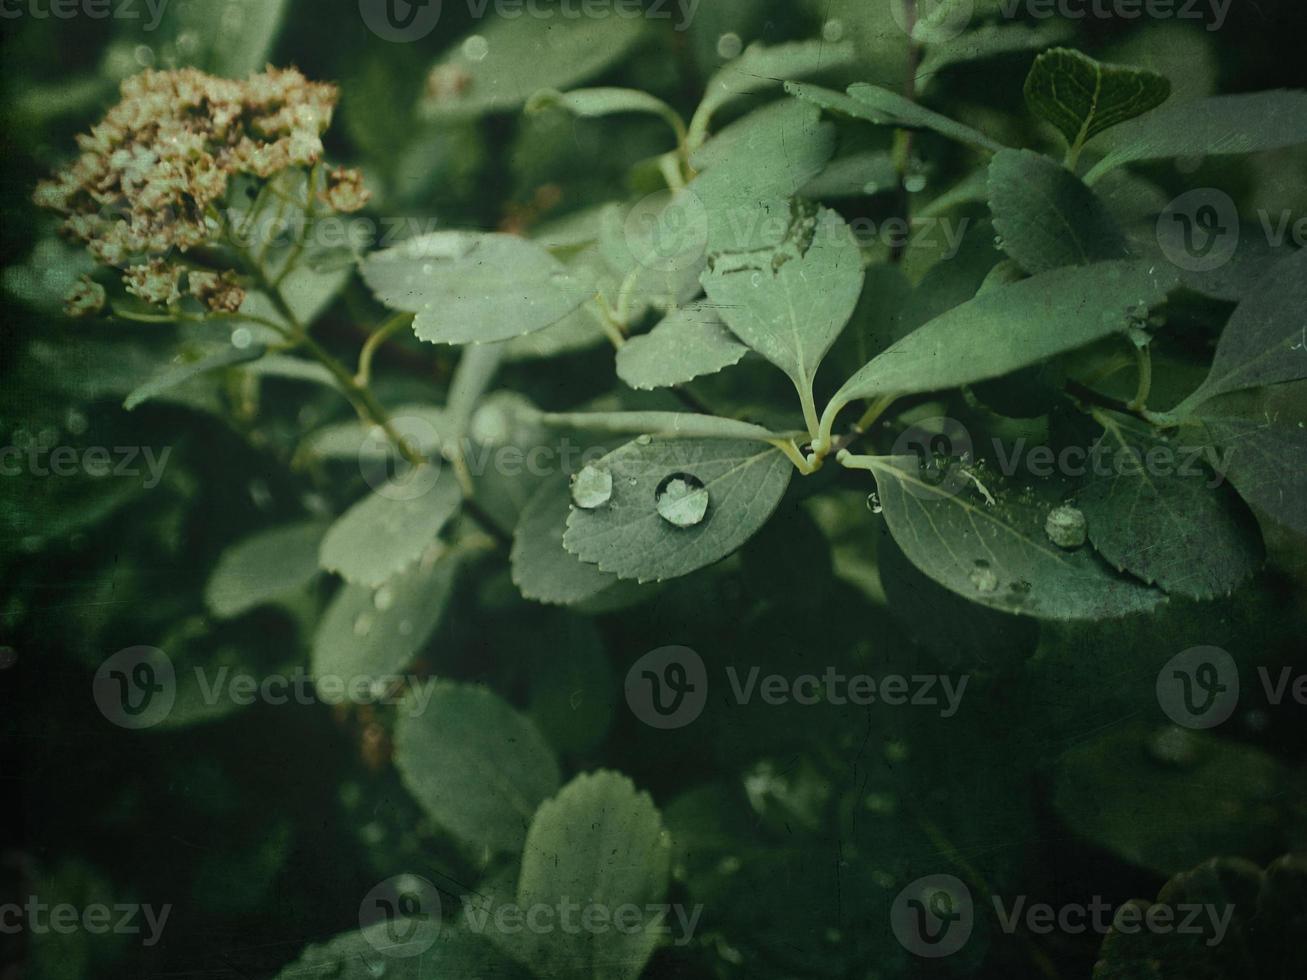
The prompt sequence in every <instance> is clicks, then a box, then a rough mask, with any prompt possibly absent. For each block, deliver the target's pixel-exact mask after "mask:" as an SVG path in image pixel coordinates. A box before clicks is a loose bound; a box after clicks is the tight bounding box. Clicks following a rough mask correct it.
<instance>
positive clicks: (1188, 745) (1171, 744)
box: [1148, 725, 1198, 768]
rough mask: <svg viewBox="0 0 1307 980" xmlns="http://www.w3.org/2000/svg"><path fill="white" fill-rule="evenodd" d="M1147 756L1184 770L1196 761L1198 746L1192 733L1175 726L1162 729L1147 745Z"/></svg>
mask: <svg viewBox="0 0 1307 980" xmlns="http://www.w3.org/2000/svg"><path fill="white" fill-rule="evenodd" d="M1148 751H1149V754H1150V755H1152V757H1153V758H1154V759H1155V760H1156V761H1157V762H1160V763H1162V764H1163V765H1167V766H1176V767H1179V768H1184V767H1187V766H1192V765H1193V764H1194V763H1195V762H1197V761H1198V746H1197V744H1196V743H1195V741H1194V736H1193V733H1192V732H1187V731H1185V730H1184V729H1183V728H1178V727H1176V726H1175V725H1171V726H1168V727H1167V728H1163V729H1162V730H1161V731H1160V732H1158V733H1157V734H1156V735H1154V736H1153V738H1152V740H1151V741H1150V742H1149V743H1148Z"/></svg>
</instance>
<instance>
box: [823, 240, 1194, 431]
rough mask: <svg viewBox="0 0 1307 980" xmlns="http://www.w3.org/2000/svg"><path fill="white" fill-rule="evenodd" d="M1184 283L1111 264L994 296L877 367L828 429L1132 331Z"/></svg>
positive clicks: (835, 407) (842, 399) (845, 398)
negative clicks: (877, 404) (857, 409)
mask: <svg viewBox="0 0 1307 980" xmlns="http://www.w3.org/2000/svg"><path fill="white" fill-rule="evenodd" d="M1176 282H1177V278H1176V274H1175V273H1173V272H1170V271H1154V270H1153V269H1151V268H1150V267H1149V266H1148V265H1145V264H1139V263H1132V262H1104V263H1099V264H1097V265H1092V266H1085V267H1071V268H1066V269H1055V270H1053V271H1052V272H1045V273H1041V274H1040V275H1037V276H1033V277H1032V278H1030V279H1025V280H1022V281H1021V282H1016V283H1012V284H1010V285H1006V286H1000V287H998V288H995V289H992V290H989V291H987V292H985V293H984V294H983V295H981V296H977V297H976V298H975V299H973V300H970V301H969V302H966V303H963V304H962V305H961V306H957V307H954V308H953V309H951V310H949V311H948V312H947V313H944V314H943V315H942V316H938V317H936V318H935V319H934V320H931V321H930V322H929V323H927V324H926V325H925V326H923V327H921V328H919V329H917V330H915V331H913V332H912V333H910V334H909V335H908V336H906V337H904V338H903V339H902V340H900V341H899V342H898V343H896V344H894V345H893V346H892V347H890V348H889V349H888V350H886V351H885V352H884V353H882V354H881V355H880V356H879V357H876V358H874V359H873V360H872V361H870V362H869V363H868V364H867V365H866V366H865V367H863V368H862V370H860V371H859V372H858V373H857V374H855V375H854V376H853V377H852V378H850V379H849V380H848V381H847V382H846V383H845V384H844V386H843V387H842V388H840V390H839V392H838V393H837V394H836V395H835V397H834V398H833V399H832V400H831V404H830V407H829V408H827V410H826V417H825V418H824V419H823V423H824V424H823V428H824V429H825V430H826V431H829V425H828V424H827V423H829V422H830V421H832V420H833V418H834V415H835V413H837V412H838V411H839V410H840V409H841V408H843V407H844V406H845V405H847V404H849V402H851V401H854V400H855V399H859V398H875V397H878V396H882V395H910V394H916V393H918V392H924V391H943V390H945V389H948V388H957V387H959V386H961V385H966V384H973V383H974V382H977V381H985V380H988V379H989V378H997V377H1001V376H1002V375H1005V374H1010V373H1012V372H1013V371H1016V370H1018V369H1020V368H1023V367H1027V366H1028V365H1031V364H1038V363H1039V362H1040V361H1045V360H1047V359H1049V358H1050V357H1055V356H1057V355H1058V354H1064V353H1066V352H1067V351H1072V350H1075V349H1077V348H1079V347H1084V346H1085V345H1086V344H1091V343H1093V342H1094V341H1096V340H1100V339H1102V338H1103V337H1109V336H1111V335H1112V334H1114V333H1124V332H1125V331H1126V330H1127V329H1128V328H1129V327H1131V326H1132V325H1134V324H1136V323H1137V322H1139V321H1140V320H1143V319H1146V318H1147V315H1148V311H1149V310H1150V309H1152V308H1153V307H1155V306H1158V305H1159V304H1160V303H1161V302H1162V301H1163V300H1164V299H1166V296H1167V293H1168V292H1170V291H1171V290H1172V289H1173V288H1175V284H1176ZM1109 304H1110V305H1109Z"/></svg>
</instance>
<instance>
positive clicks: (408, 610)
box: [310, 549, 463, 687]
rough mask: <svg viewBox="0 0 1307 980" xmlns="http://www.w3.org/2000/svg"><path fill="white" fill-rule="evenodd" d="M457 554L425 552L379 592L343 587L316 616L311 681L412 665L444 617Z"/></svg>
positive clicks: (389, 673)
mask: <svg viewBox="0 0 1307 980" xmlns="http://www.w3.org/2000/svg"><path fill="white" fill-rule="evenodd" d="M462 559H463V553H462V552H461V551H459V550H458V549H449V550H446V551H440V550H437V549H431V550H430V551H428V552H427V554H426V555H424V556H423V557H422V559H421V560H420V561H419V562H418V563H417V564H416V565H415V566H413V567H412V568H410V569H408V570H407V571H404V572H401V573H400V574H399V575H397V576H395V577H394V578H393V579H391V580H390V581H389V582H387V583H386V584H385V585H383V586H382V587H381V588H380V589H370V588H367V587H366V586H362V585H350V584H346V585H345V586H343V587H342V588H341V589H340V591H338V592H337V593H336V595H335V597H334V598H333V599H332V600H331V604H330V605H329V606H328V607H327V611H326V612H325V613H323V614H322V620H321V622H320V623H319V624H318V631H317V634H316V636H315V638H314V640H313V652H312V655H311V657H310V664H311V668H312V672H313V676H314V677H315V678H317V679H318V680H319V685H320V687H321V681H322V679H323V678H328V677H330V678H336V679H344V680H347V681H349V680H354V679H357V678H370V679H373V680H377V679H383V678H387V677H393V676H394V675H395V674H396V673H397V672H398V671H401V670H403V669H404V668H405V667H407V666H408V665H409V664H410V663H412V661H413V657H414V656H415V655H416V654H417V652H418V651H419V650H421V649H422V647H423V646H424V645H425V644H426V642H427V640H428V639H429V638H430V637H431V634H432V633H433V632H435V629H436V625H437V624H438V623H439V622H440V619H441V617H442V616H443V615H444V612H445V606H446V605H447V604H448V602H449V597H450V595H451V594H452V593H453V589H454V583H455V580H456V578H457V575H458V569H459V566H460V565H461V563H462Z"/></svg>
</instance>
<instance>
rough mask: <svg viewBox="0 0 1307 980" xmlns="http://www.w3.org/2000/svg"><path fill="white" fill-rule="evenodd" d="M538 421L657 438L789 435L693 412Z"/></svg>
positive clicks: (569, 415) (548, 415) (770, 438)
mask: <svg viewBox="0 0 1307 980" xmlns="http://www.w3.org/2000/svg"><path fill="white" fill-rule="evenodd" d="M540 421H541V422H543V423H544V424H545V425H552V426H555V427H556V428H570V429H581V430H584V431H589V432H607V433H610V434H612V435H629V436H634V435H640V436H656V437H657V438H659V439H732V440H741V439H747V440H753V441H756V442H768V443H770V442H775V441H777V440H780V439H785V438H788V435H787V434H786V433H779V432H772V431H771V430H770V429H764V428H763V427H762V426H760V425H754V424H753V423H752V422H741V421H739V420H738V419H728V418H723V417H721V416H718V415H695V414H694V413H692V412H545V413H543V414H542V415H541V416H540Z"/></svg>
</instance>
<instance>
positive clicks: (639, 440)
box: [635, 435, 653, 446]
mask: <svg viewBox="0 0 1307 980" xmlns="http://www.w3.org/2000/svg"><path fill="white" fill-rule="evenodd" d="M635 441H636V444H637V445H640V446H647V445H649V444H650V443H651V442H653V436H649V435H645V436H637V437H636V440H635Z"/></svg>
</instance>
